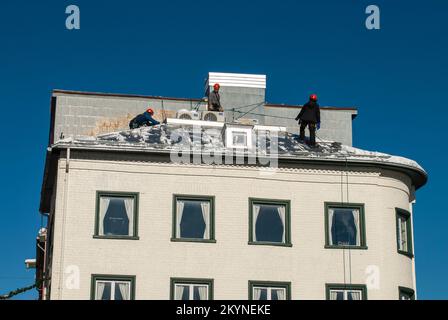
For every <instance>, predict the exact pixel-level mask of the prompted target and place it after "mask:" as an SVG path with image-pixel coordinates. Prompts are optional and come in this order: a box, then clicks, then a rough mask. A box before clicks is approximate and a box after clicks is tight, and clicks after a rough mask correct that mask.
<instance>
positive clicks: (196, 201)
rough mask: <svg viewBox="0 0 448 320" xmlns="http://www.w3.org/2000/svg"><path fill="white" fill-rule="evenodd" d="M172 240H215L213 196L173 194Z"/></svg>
mask: <svg viewBox="0 0 448 320" xmlns="http://www.w3.org/2000/svg"><path fill="white" fill-rule="evenodd" d="M173 199H174V201H173V238H172V240H173V241H200V242H215V234H214V233H215V232H214V220H215V217H214V197H210V196H183V195H174V198H173Z"/></svg>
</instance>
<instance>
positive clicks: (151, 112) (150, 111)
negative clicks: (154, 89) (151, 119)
mask: <svg viewBox="0 0 448 320" xmlns="http://www.w3.org/2000/svg"><path fill="white" fill-rule="evenodd" d="M146 112H148V113H149V114H150V115H153V114H154V110H152V109H151V108H148V110H146Z"/></svg>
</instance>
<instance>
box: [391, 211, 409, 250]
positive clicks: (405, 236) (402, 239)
mask: <svg viewBox="0 0 448 320" xmlns="http://www.w3.org/2000/svg"><path fill="white" fill-rule="evenodd" d="M395 212H396V216H397V250H398V252H399V253H401V254H404V255H407V256H409V257H412V256H413V254H412V229H411V228H412V227H411V214H410V213H409V212H407V211H406V210H403V209H398V208H397V209H395Z"/></svg>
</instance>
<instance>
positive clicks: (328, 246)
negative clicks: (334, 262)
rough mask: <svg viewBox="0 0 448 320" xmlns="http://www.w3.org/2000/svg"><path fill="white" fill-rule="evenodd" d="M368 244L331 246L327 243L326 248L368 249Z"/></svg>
mask: <svg viewBox="0 0 448 320" xmlns="http://www.w3.org/2000/svg"><path fill="white" fill-rule="evenodd" d="M368 248H369V247H368V246H330V245H325V249H350V250H367V249H368Z"/></svg>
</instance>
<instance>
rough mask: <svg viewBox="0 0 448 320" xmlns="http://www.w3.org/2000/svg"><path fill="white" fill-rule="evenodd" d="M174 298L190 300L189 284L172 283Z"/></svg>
mask: <svg viewBox="0 0 448 320" xmlns="http://www.w3.org/2000/svg"><path fill="white" fill-rule="evenodd" d="M174 291H175V292H174V300H190V286H189V285H181V284H175V285H174Z"/></svg>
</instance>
